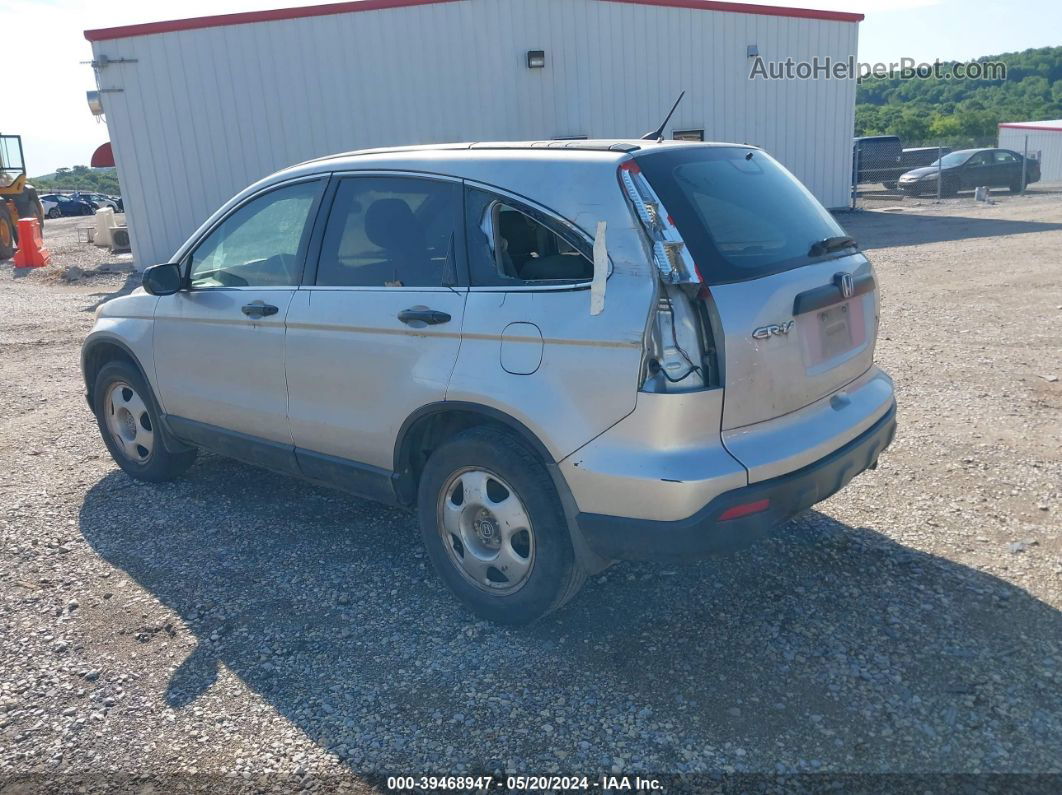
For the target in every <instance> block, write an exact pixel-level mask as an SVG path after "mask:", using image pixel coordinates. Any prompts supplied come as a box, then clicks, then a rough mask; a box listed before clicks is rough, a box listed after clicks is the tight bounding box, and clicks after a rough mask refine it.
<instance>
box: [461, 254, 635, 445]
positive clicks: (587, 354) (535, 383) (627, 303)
mask: <svg viewBox="0 0 1062 795" xmlns="http://www.w3.org/2000/svg"><path fill="white" fill-rule="evenodd" d="M652 290H653V285H652V281H651V280H650V279H649V278H647V277H646V276H632V275H629V274H620V273H614V274H613V275H612V277H611V278H610V279H609V281H608V287H607V290H606V295H605V309H604V311H603V312H602V313H601V314H600V315H593V316H592V315H591V314H590V291H589V290H587V289H581V290H569V291H558V292H511V293H497V292H475V291H473V292H471V293H469V297H468V302H467V304H466V308H465V324H464V329H463V338H462V342H461V351H460V353H459V354H458V359H457V364H456V366H455V367H454V372H453V375H452V376H451V379H450V385H449V388H448V389H447V393H446V399H447V400H460V401H468V402H471V403H479V404H481V405H484V406H489V407H491V408H494V409H497V410H499V411H502V412H504V413H506V414H508V415H509V416H511V417H513V418H514V419H517V420H519V421H520V422H522V423H523V424H524V425H525V426H527V428H528V429H529V430H530V431H531V432H532V433H534V434H535V436H537V437H538V439H539V440H541V442H542V444H543V445H544V446H545V447H546V449H547V450H548V451H549V453H550V455H551V456H552V457H553V459H554V460H555V461H559V460H561V459H562V458H564V457H565V456H567V455H569V454H570V453H572V452H573V451H575V450H577V449H578V448H579V447H581V446H582V445H584V444H586V443H587V442H588V441H590V440H591V439H593V438H594V437H595V436H597V435H598V434H600V433H602V432H603V431H605V430H607V429H608V428H609V427H611V426H612V425H614V424H615V423H617V422H619V421H620V420H621V419H623V418H624V417H625V416H627V415H628V414H630V413H631V412H632V411H633V410H634V406H635V403H636V400H637V394H638V373H639V371H640V368H641V360H642V345H641V341H642V334H643V332H644V329H645V323H646V317H647V315H648V311H649V304H650V299H651V296H652ZM513 322H525V323H533V324H535V325H536V326H538V327H539V328H540V329H541V331H542V338H543V344H542V361H541V364H540V365H539V367H538V369H537V370H535V371H534V372H533V373H531V374H528V375H516V374H513V373H508V372H506V371H505V369H504V368H503V367H502V364H501V339H502V333H503V331H504V329H505V328H506V327H507V326H508V325H509V324H510V323H513Z"/></svg>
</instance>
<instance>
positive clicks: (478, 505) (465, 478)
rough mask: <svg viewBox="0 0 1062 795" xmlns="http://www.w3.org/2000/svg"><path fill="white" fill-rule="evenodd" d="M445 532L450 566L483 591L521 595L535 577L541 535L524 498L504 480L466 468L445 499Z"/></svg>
mask: <svg viewBox="0 0 1062 795" xmlns="http://www.w3.org/2000/svg"><path fill="white" fill-rule="evenodd" d="M438 515H439V533H440V535H441V536H442V540H443V546H444V547H445V548H446V552H447V555H448V557H449V558H450V562H451V563H452V564H453V565H454V566H455V567H456V568H457V570H458V571H460V572H461V574H462V576H464V577H465V579H466V580H468V581H469V582H471V583H473V584H474V585H475V586H476V587H477V588H481V589H483V590H485V591H490V592H491V593H495V594H507V593H513V592H515V591H517V590H519V589H520V588H521V587H522V586H523V585H524V583H525V582H526V581H527V578H528V576H529V575H530V574H531V568H532V566H533V565H534V560H535V536H534V530H533V528H532V526H531V519H530V516H529V515H528V513H527V509H526V508H525V507H524V504H523V502H522V501H521V500H520V497H519V496H518V495H517V494H516V492H515V491H514V490H513V488H512V487H511V486H510V485H509V484H508V483H506V482H505V481H504V480H502V479H501V478H500V477H499V476H498V475H496V474H494V473H493V472H490V471H488V470H484V469H471V468H469V469H463V470H460V471H458V472H456V473H454V474H453V475H452V476H451V477H450V479H449V480H448V481H447V483H446V485H445V486H444V487H443V490H442V492H441V494H440V498H439V511H438Z"/></svg>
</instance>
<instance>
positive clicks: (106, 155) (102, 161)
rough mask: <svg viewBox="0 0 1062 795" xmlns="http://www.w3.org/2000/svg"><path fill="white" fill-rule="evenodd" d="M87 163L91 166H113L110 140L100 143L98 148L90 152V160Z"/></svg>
mask: <svg viewBox="0 0 1062 795" xmlns="http://www.w3.org/2000/svg"><path fill="white" fill-rule="evenodd" d="M89 165H90V166H92V167H93V168H107V167H108V166H114V152H112V151H111V142H110V141H108V142H107V143H105V144H103V145H101V146H100V147H99V149H97V150H96V151H95V152H93V153H92V162H91V163H89Z"/></svg>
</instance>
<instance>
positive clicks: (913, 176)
mask: <svg viewBox="0 0 1062 795" xmlns="http://www.w3.org/2000/svg"><path fill="white" fill-rule="evenodd" d="M938 176H939V178H940V180H941V183H940V195H941V196H954V195H955V194H957V193H958V192H959V191H961V190H973V189H974V188H978V187H980V186H982V185H985V186H987V187H990V188H1009V189H1010V192H1011V193H1017V192H1018V191H1020V190H1021V189H1022V188H1023V187H1024V185H1022V156H1021V155H1019V154H1018V153H1017V152H1014V151H1011V150H1010V149H960V150H958V151H957V152H951V153H949V154H946V155H944V157H942V158H940V160H939V163H938V162H937V161H934V162H933V163H931V164H929V165H928V166H923V167H922V168H916V169H913V170H911V171H908V172H907V173H906V174H904V175H903V176H902V177H900V181H899V187H900V190H901V191H903V192H904V193H905V194H907V195H909V196H918V195H920V194H924V193H931V194H936V192H937V179H938ZM1039 181H1040V163H1039V161H1037V160H1033V159H1032V158H1029V161H1028V163H1027V164H1026V167H1025V184H1026V185H1028V184H1029V183H1032V182H1039Z"/></svg>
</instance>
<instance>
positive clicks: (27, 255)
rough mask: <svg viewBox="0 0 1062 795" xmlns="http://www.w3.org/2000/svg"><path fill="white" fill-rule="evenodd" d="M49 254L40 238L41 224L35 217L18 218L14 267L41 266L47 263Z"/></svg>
mask: <svg viewBox="0 0 1062 795" xmlns="http://www.w3.org/2000/svg"><path fill="white" fill-rule="evenodd" d="M50 258H51V255H50V254H49V253H48V249H46V248H45V247H44V241H43V240H42V239H41V225H40V222H39V221H37V219H36V218H20V219H19V221H18V251H16V252H15V267H16V268H41V267H43V266H45V265H47V264H48V260H49V259H50Z"/></svg>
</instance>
